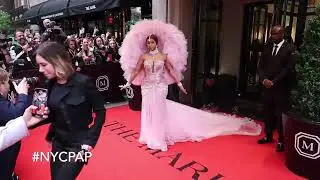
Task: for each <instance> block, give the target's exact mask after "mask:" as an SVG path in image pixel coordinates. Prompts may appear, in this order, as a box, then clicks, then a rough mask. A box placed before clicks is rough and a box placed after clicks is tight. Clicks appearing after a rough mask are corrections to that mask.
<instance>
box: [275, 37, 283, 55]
mask: <svg viewBox="0 0 320 180" xmlns="http://www.w3.org/2000/svg"><path fill="white" fill-rule="evenodd" d="M283 43H284V39H283V40H282V41H281V42H280V43H279V44H275V43H273V49H272V54H273V52H274V49H275V48H276V46H278V47H277V50H276V54H275V55H277V54H278V51H279V49H280V48H281V46H282V45H283Z"/></svg>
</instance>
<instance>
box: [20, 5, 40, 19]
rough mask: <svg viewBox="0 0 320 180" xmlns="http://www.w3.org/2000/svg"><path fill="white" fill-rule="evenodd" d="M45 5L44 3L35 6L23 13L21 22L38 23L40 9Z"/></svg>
mask: <svg viewBox="0 0 320 180" xmlns="http://www.w3.org/2000/svg"><path fill="white" fill-rule="evenodd" d="M43 4H44V3H40V4H37V5H35V6H32V7H31V8H30V9H28V10H27V11H26V12H24V13H23V15H22V18H21V20H23V21H24V22H26V23H37V22H38V13H39V9H40V8H41V7H42V5H43Z"/></svg>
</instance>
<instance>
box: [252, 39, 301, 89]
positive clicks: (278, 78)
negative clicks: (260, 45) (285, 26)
mask: <svg viewBox="0 0 320 180" xmlns="http://www.w3.org/2000/svg"><path fill="white" fill-rule="evenodd" d="M272 51H273V43H269V44H266V45H265V47H264V50H263V52H262V58H261V61H260V64H259V69H258V71H259V77H260V82H261V83H262V82H263V80H264V79H269V80H271V81H272V82H273V84H274V86H273V87H272V89H277V90H280V89H281V90H289V89H290V87H291V85H292V81H293V79H294V77H293V76H294V69H295V64H296V55H295V53H294V52H295V51H294V47H293V45H292V44H290V43H288V42H286V41H285V42H284V43H283V44H282V46H281V47H280V49H279V50H278V53H277V54H276V56H272Z"/></svg>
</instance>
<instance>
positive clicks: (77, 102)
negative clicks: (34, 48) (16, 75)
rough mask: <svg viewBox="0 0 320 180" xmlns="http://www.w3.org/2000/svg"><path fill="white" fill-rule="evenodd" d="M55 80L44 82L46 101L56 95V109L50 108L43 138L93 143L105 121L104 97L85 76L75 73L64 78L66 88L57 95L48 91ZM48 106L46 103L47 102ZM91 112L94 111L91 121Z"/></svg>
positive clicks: (76, 143) (66, 143)
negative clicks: (57, 106) (47, 93)
mask: <svg viewBox="0 0 320 180" xmlns="http://www.w3.org/2000/svg"><path fill="white" fill-rule="evenodd" d="M54 84H55V81H52V80H51V81H49V83H48V92H49V96H48V101H50V98H56V99H57V101H59V104H60V106H59V109H58V110H50V113H49V118H48V120H47V122H51V125H50V127H49V132H48V134H47V138H46V139H47V140H48V141H52V140H53V139H55V140H57V141H59V142H60V143H62V144H65V145H66V146H68V145H70V146H72V144H75V145H82V144H87V145H90V146H92V147H94V146H95V145H96V143H97V141H98V138H99V136H100V132H101V129H102V126H103V124H104V122H105V113H106V110H105V108H104V101H103V98H102V97H101V95H100V93H99V92H98V90H97V88H96V87H95V85H94V83H93V82H92V80H91V79H89V78H88V77H87V76H85V75H82V74H79V73H75V74H74V75H73V76H72V77H71V78H70V79H69V80H68V82H67V84H66V86H67V89H66V90H65V91H64V92H62V93H60V94H59V95H57V96H55V97H53V96H52V95H51V91H52V88H53V86H54ZM49 109H50V106H49ZM92 112H94V113H95V122H94V124H93V125H91V126H90V127H89V125H90V124H91V123H92V122H93V117H92Z"/></svg>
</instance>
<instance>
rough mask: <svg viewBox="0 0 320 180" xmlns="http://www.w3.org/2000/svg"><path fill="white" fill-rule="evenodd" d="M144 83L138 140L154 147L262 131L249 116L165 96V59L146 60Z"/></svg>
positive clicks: (166, 87)
mask: <svg viewBox="0 0 320 180" xmlns="http://www.w3.org/2000/svg"><path fill="white" fill-rule="evenodd" d="M143 65H144V70H145V79H144V81H143V84H142V85H141V94H142V109H141V129H140V138H139V142H140V143H142V144H147V146H148V147H149V148H151V149H158V150H162V151H167V150H168V145H172V144H174V143H176V142H184V141H201V140H203V139H207V138H211V137H215V136H221V135H234V134H241V135H259V134H260V132H261V127H260V126H259V125H258V124H256V123H255V122H253V121H251V120H249V119H246V118H237V117H235V116H231V115H227V114H222V113H214V114H213V113H208V112H204V111H202V110H198V109H195V108H192V107H189V106H186V105H183V104H179V103H176V102H173V101H170V100H166V97H167V93H168V84H167V83H166V82H165V79H164V78H163V75H164V73H166V71H165V69H164V68H165V65H164V60H157V61H153V60H151V59H146V60H145V61H144V64H143Z"/></svg>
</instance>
